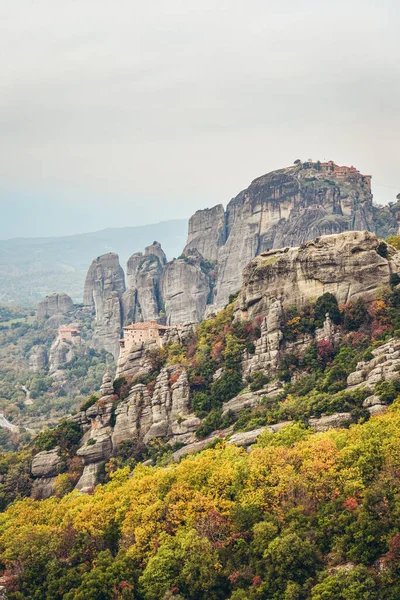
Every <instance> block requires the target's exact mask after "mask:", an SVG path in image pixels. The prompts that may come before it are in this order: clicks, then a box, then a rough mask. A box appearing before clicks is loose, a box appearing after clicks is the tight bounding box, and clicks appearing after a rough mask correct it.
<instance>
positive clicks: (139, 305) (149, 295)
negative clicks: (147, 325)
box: [122, 242, 167, 325]
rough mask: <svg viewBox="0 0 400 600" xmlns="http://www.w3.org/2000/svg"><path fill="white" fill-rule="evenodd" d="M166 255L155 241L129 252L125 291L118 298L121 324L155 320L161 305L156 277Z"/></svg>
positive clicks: (160, 273) (158, 282)
mask: <svg viewBox="0 0 400 600" xmlns="http://www.w3.org/2000/svg"><path fill="white" fill-rule="evenodd" d="M166 261H167V259H166V256H165V253H164V251H163V249H162V248H161V245H160V244H159V243H158V242H154V243H153V244H152V245H151V246H148V247H147V248H146V249H145V252H144V256H143V254H142V253H141V252H137V253H135V254H133V255H132V256H131V257H130V258H129V260H128V263H127V270H126V277H127V290H126V292H125V293H124V294H123V297H122V307H123V322H124V324H125V325H126V324H129V323H137V322H138V321H152V320H153V319H157V318H158V317H159V314H160V310H161V308H162V299H161V297H160V278H161V275H162V273H163V267H164V265H165V264H166Z"/></svg>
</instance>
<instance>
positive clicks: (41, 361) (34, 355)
mask: <svg viewBox="0 0 400 600" xmlns="http://www.w3.org/2000/svg"><path fill="white" fill-rule="evenodd" d="M47 361H48V356H47V349H46V346H41V345H38V346H33V348H32V350H31V352H30V354H29V370H30V371H31V373H39V372H40V371H44V370H45V369H46V367H47Z"/></svg>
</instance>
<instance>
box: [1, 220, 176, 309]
mask: <svg viewBox="0 0 400 600" xmlns="http://www.w3.org/2000/svg"><path fill="white" fill-rule="evenodd" d="M186 235H187V220H186V219H174V220H171V221H163V222H161V223H155V224H152V225H141V226H137V227H121V228H109V229H104V230H102V231H95V232H92V233H83V234H79V235H71V236H64V237H49V238H15V239H10V240H0V301H2V302H7V303H12V304H19V305H23V306H30V305H32V306H34V305H35V303H36V302H37V301H38V300H40V299H41V298H43V297H44V296H46V295H47V294H49V293H52V292H56V291H63V292H66V293H67V294H69V295H70V296H71V297H72V298H73V300H74V301H75V302H79V301H81V300H82V293H83V284H84V280H85V275H86V272H87V270H88V268H89V265H90V263H91V262H92V260H93V259H94V258H96V257H97V256H99V255H101V254H104V253H106V252H111V251H112V252H117V253H118V254H119V257H120V262H121V265H122V266H125V263H126V261H127V260H128V258H129V256H130V255H131V254H133V253H134V252H138V251H140V250H142V249H143V248H144V247H145V246H148V245H149V244H151V243H152V242H153V241H158V242H160V243H161V245H162V247H163V249H164V251H165V253H166V254H167V257H168V258H169V259H172V258H174V257H177V256H179V255H180V254H181V252H182V249H183V247H184V245H185V242H186Z"/></svg>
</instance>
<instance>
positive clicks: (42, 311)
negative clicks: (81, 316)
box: [36, 293, 74, 326]
mask: <svg viewBox="0 0 400 600" xmlns="http://www.w3.org/2000/svg"><path fill="white" fill-rule="evenodd" d="M73 310H74V303H73V301H72V299H71V298H70V297H69V296H68V295H67V294H63V293H61V294H58V293H56V294H50V295H49V296H46V298H44V300H41V301H40V302H38V304H37V307H36V318H37V320H38V321H43V320H44V319H49V318H50V317H62V320H65V316H66V315H68V314H69V313H71V312H73ZM55 325H56V326H57V323H56V324H55Z"/></svg>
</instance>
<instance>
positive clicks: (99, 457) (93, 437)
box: [76, 373, 114, 492]
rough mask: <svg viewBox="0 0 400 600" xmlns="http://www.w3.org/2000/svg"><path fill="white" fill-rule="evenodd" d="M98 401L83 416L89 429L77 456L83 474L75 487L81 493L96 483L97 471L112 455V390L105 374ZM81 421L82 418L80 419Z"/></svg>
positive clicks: (108, 378)
mask: <svg viewBox="0 0 400 600" xmlns="http://www.w3.org/2000/svg"><path fill="white" fill-rule="evenodd" d="M100 394H101V397H100V399H99V400H98V401H97V402H96V404H94V405H93V406H91V407H90V408H89V409H88V410H87V411H86V414H85V418H86V420H88V421H89V424H90V427H89V429H88V430H87V432H86V433H85V435H84V437H83V439H82V443H81V446H80V448H79V449H78V451H77V455H78V456H79V457H80V458H81V460H82V462H83V473H82V475H81V477H80V479H79V481H78V483H77V485H76V488H77V489H78V490H80V491H81V492H88V491H90V490H92V489H93V488H94V486H95V485H96V483H97V481H98V474H99V471H100V469H101V467H102V465H103V464H104V462H105V461H106V460H108V459H109V458H110V457H111V454H112V442H111V434H112V415H113V401H114V388H113V385H112V380H111V377H110V375H109V374H108V373H106V374H105V375H104V377H103V383H102V386H101V388H100ZM80 420H82V417H81V418H80Z"/></svg>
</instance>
